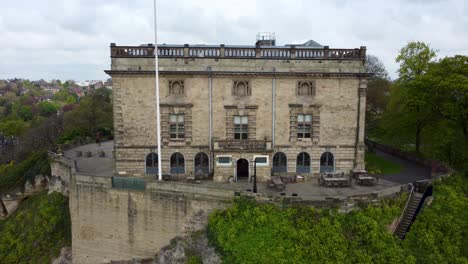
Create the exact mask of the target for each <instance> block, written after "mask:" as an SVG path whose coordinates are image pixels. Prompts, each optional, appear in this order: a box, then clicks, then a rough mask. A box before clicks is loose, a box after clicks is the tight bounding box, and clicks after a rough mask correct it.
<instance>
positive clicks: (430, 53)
mask: <svg viewBox="0 0 468 264" xmlns="http://www.w3.org/2000/svg"><path fill="white" fill-rule="evenodd" d="M435 57H436V51H435V50H433V49H431V48H430V47H429V45H428V44H426V43H424V42H419V41H413V42H409V43H408V44H407V45H406V46H404V47H403V48H402V49H400V52H399V54H398V56H397V57H396V59H395V60H396V62H398V63H400V69H399V70H398V73H399V78H400V80H401V81H403V82H408V81H411V80H414V79H415V78H416V77H418V76H421V75H423V74H424V73H426V71H427V70H428V68H429V64H430V63H431V62H432V61H434V59H435Z"/></svg>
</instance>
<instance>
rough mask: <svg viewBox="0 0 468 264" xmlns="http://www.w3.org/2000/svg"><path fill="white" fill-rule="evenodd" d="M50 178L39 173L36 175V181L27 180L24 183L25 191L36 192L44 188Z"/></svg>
mask: <svg viewBox="0 0 468 264" xmlns="http://www.w3.org/2000/svg"><path fill="white" fill-rule="evenodd" d="M47 182H48V179H47V177H46V176H44V175H42V174H38V175H36V176H35V177H34V182H26V184H25V185H24V192H25V193H26V194H27V193H36V192H40V191H42V190H44V189H45V188H46V187H47Z"/></svg>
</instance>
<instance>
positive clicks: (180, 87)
mask: <svg viewBox="0 0 468 264" xmlns="http://www.w3.org/2000/svg"><path fill="white" fill-rule="evenodd" d="M169 94H170V95H179V96H180V95H185V88H184V81H183V80H171V81H169Z"/></svg>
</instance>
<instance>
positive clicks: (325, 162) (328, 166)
mask: <svg viewBox="0 0 468 264" xmlns="http://www.w3.org/2000/svg"><path fill="white" fill-rule="evenodd" d="M334 170H335V158H334V157H333V154H331V153H330V152H328V151H327V152H324V153H323V154H322V156H320V172H331V171H334Z"/></svg>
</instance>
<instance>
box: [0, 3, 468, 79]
mask: <svg viewBox="0 0 468 264" xmlns="http://www.w3.org/2000/svg"><path fill="white" fill-rule="evenodd" d="M0 7H1V8H0V78H2V79H4V78H14V77H18V78H28V79H40V78H44V79H47V80H50V79H73V80H77V81H79V80H89V79H106V78H108V76H107V75H106V74H105V73H104V72H103V70H105V69H109V68H110V58H109V53H110V51H109V43H111V42H115V43H117V45H139V44H141V43H153V42H154V35H153V0H135V1H132V0H47V1H37V0H0ZM467 14H468V1H467V0H447V1H443V0H395V1H391V0H386V1H378V0H373V1H372V0H326V1H325V0H323V1H312V0H302V1H301V0H283V1H277V0H239V1H233V0H229V1H227V0H226V1H223V0H193V1H191V0H167V1H163V0H158V32H159V33H158V34H159V43H170V44H185V43H189V44H201V43H203V44H222V43H224V44H252V45H253V44H254V42H255V36H256V34H257V33H258V32H264V31H268V32H275V33H276V39H277V45H282V44H287V43H301V42H305V41H307V40H309V39H313V40H315V41H317V42H318V43H320V44H322V45H328V46H330V48H357V47H359V46H367V50H368V54H373V55H376V56H378V57H379V58H380V59H381V60H382V61H383V62H384V64H385V65H386V67H387V69H388V71H389V73H390V75H391V76H392V77H393V78H395V77H397V75H396V73H395V71H396V70H397V68H398V65H397V64H396V63H395V61H394V60H395V57H396V55H397V53H398V50H399V49H400V48H401V47H402V46H404V45H405V44H406V43H407V42H408V41H413V40H419V41H424V42H426V43H429V44H430V45H431V47H432V48H434V49H437V50H439V53H438V54H439V56H440V57H444V56H449V55H450V56H451V55H455V54H463V55H467V54H468V15H467Z"/></svg>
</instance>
